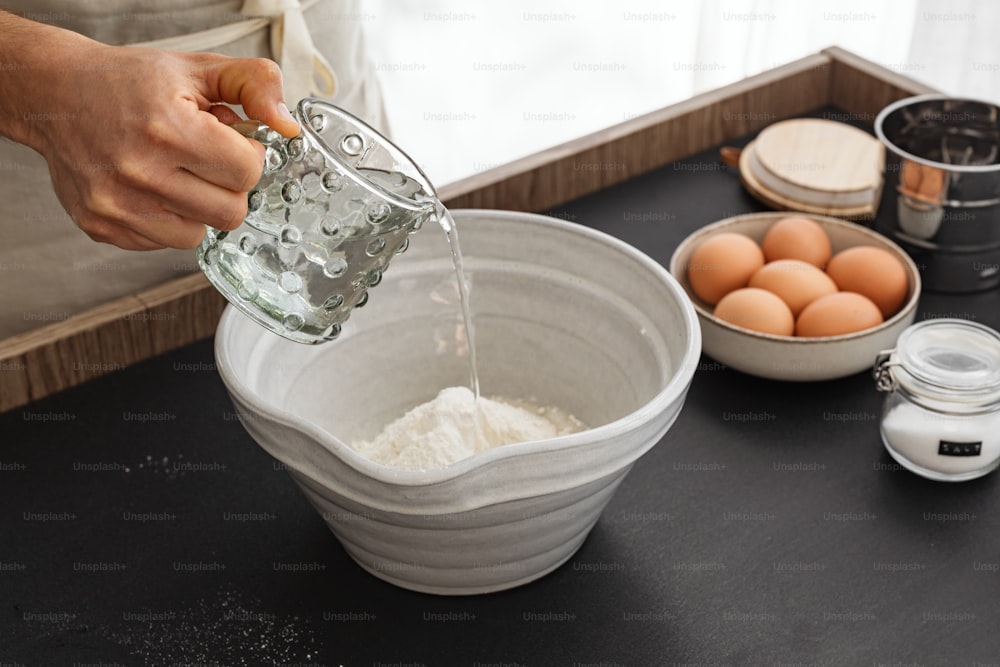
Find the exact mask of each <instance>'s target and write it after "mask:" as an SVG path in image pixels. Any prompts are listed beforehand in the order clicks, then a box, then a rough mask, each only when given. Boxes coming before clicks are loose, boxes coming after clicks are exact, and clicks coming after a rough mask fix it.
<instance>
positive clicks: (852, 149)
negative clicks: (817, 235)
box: [740, 118, 885, 217]
mask: <svg viewBox="0 0 1000 667" xmlns="http://www.w3.org/2000/svg"><path fill="white" fill-rule="evenodd" d="M884 163H885V151H884V149H883V147H882V144H881V143H880V142H879V141H878V139H876V138H875V137H873V136H871V135H869V134H867V133H865V132H863V131H861V130H859V129H857V128H855V127H852V126H850V125H846V124H844V123H839V122H836V121H830V120H823V119H818V118H800V119H794V120H787V121H782V122H780V123H776V124H774V125H772V126H770V127H768V128H765V129H764V130H763V131H762V132H761V133H760V134H759V135H758V136H757V138H756V139H755V140H754V141H753V142H751V143H750V144H749V145H748V146H747V147H746V148H745V149H744V150H743V153H742V155H741V156H740V175H741V177H742V179H743V182H744V184H745V185H746V187H747V189H749V190H750V192H751V193H752V194H754V195H755V196H757V197H758V198H759V199H761V200H762V201H764V202H765V203H767V204H769V205H771V206H773V207H775V208H785V209H792V210H803V211H811V212H817V213H825V214H827V215H839V216H842V217H871V216H873V215H874V214H875V211H876V210H877V208H878V202H879V198H880V196H881V192H882V171H883V169H884Z"/></svg>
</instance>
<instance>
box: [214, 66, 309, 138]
mask: <svg viewBox="0 0 1000 667" xmlns="http://www.w3.org/2000/svg"><path fill="white" fill-rule="evenodd" d="M203 83H204V86H205V88H204V89H203V90H202V93H203V94H204V95H205V96H206V97H207V98H208V99H209V100H211V101H213V102H228V103H229V104H241V105H243V110H244V111H245V112H246V114H247V116H249V117H250V118H254V119H256V120H259V121H262V122H263V123H265V124H267V125H269V126H271V127H272V128H274V129H275V130H277V131H278V132H279V133H281V134H282V135H283V136H285V137H289V138H291V137H294V136H295V135H297V134H298V133H299V131H300V128H299V125H298V123H296V122H295V119H294V118H293V117H292V115H291V113H289V111H288V107H286V106H285V93H284V90H283V88H282V82H281V69H280V68H279V67H278V65H277V63H275V62H274V61H272V60H266V59H264V58H225V59H216V60H213V61H212V62H211V63H209V64H207V66H206V67H205V70H204V82H203Z"/></svg>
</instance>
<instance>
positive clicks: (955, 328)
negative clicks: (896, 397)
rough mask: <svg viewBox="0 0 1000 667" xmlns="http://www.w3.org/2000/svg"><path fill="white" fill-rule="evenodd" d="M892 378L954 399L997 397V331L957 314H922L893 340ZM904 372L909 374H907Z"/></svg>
mask: <svg viewBox="0 0 1000 667" xmlns="http://www.w3.org/2000/svg"><path fill="white" fill-rule="evenodd" d="M894 356H895V361H896V365H897V368H901V369H902V370H903V371H905V373H894V376H895V379H896V380H897V381H899V382H900V383H902V384H905V385H907V387H908V388H909V389H911V390H917V391H919V392H920V393H931V394H934V395H937V397H944V396H945V395H947V397H949V398H952V399H956V398H957V399H958V400H976V401H984V400H991V399H994V398H995V399H1000V333H997V332H996V331H995V330H994V329H991V328H990V327H987V326H984V325H982V324H977V323H975V322H969V321H967V320H961V319H935V320H925V321H923V322H919V323H917V324H914V325H912V326H910V327H909V328H907V329H906V330H905V331H903V333H902V334H900V336H899V340H898V341H897V342H896V350H895V354H894ZM907 376H909V377H907Z"/></svg>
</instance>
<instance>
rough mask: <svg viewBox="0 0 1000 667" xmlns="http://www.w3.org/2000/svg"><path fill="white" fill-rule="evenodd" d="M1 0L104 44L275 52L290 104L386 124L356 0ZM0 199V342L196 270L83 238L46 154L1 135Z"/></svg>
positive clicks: (170, 256)
mask: <svg viewBox="0 0 1000 667" xmlns="http://www.w3.org/2000/svg"><path fill="white" fill-rule="evenodd" d="M3 6H4V7H5V8H6V9H9V10H10V11H14V12H17V13H20V14H22V15H23V16H26V17H27V18H30V19H32V20H36V21H41V22H45V23H50V24H53V25H58V26H60V27H64V28H68V29H70V30H75V31H77V32H80V33H82V34H85V35H87V36H89V37H92V38H94V39H97V40H99V41H102V42H105V43H108V44H131V45H141V46H149V47H154V48H164V49H171V50H179V51H212V52H215V53H222V54H224V55H229V56H235V57H266V58H272V59H274V60H276V61H277V62H278V63H279V64H280V65H281V69H282V73H283V76H284V81H285V99H286V100H288V102H289V104H294V102H295V101H297V100H299V99H301V98H302V97H305V96H307V95H317V96H320V97H325V98H327V99H330V100H332V101H333V102H334V103H335V104H337V105H338V106H341V107H343V108H345V109H347V110H349V111H351V112H352V113H354V114H356V115H358V116H359V117H361V118H363V119H365V120H366V121H368V122H369V123H371V124H372V125H375V126H376V127H379V128H381V129H383V130H385V129H386V123H385V114H384V110H383V108H382V99H381V94H380V91H379V87H378V81H377V79H376V74H375V68H374V65H373V63H372V62H371V61H370V60H369V59H368V58H367V54H366V51H365V48H364V43H363V36H362V23H363V21H364V18H365V15H364V14H363V13H362V11H361V9H360V7H359V0H302V1H301V2H300V1H299V0H222V1H216V2H205V1H200V2H192V1H191V0H168V1H165V0H13V1H12V0H4V2H3ZM82 130H83V131H86V128H82ZM94 131H99V129H97V128H95V130H94ZM108 139H111V138H110V137H109V138H108ZM0 202H2V207H0V239H2V241H3V242H2V243H0V339H3V338H6V337H8V336H11V335H14V334H17V333H21V332H24V331H29V330H31V329H35V328H37V327H39V326H42V325H44V324H48V323H50V322H55V321H61V320H64V319H66V318H68V317H70V316H71V315H75V314H77V313H79V312H81V311H84V310H86V309H88V308H92V307H94V306H97V305H100V304H102V303H105V302H107V301H109V300H111V299H115V298H117V297H120V296H124V295H127V294H132V293H134V292H137V291H139V290H142V289H145V288H148V287H152V286H154V285H158V284H160V283H163V282H164V281H167V280H169V279H171V278H175V277H178V276H182V275H185V274H187V273H191V272H193V271H197V270H198V266H197V262H196V260H195V253H194V251H193V250H158V251H153V252H130V251H125V250H121V249H119V248H116V247H114V246H110V245H107V244H102V243H95V242H94V241H91V240H90V238H88V237H87V236H86V235H85V234H84V233H83V232H81V231H80V230H79V229H77V228H76V226H75V225H74V224H73V222H72V221H71V220H70V218H69V215H68V214H67V213H66V212H65V211H64V210H63V209H62V207H61V206H60V204H59V201H58V200H57V199H56V196H55V193H54V192H53V191H52V185H51V181H50V180H49V174H48V167H47V166H46V163H45V160H44V159H42V157H41V156H40V155H38V154H37V153H35V152H34V151H32V150H31V149H29V148H26V147H25V146H22V145H19V144H15V143H13V142H10V141H8V140H6V139H2V138H0Z"/></svg>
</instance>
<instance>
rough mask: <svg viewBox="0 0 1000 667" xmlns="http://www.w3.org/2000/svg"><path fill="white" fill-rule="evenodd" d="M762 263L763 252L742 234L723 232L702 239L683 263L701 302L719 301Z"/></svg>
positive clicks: (740, 285)
mask: <svg viewBox="0 0 1000 667" xmlns="http://www.w3.org/2000/svg"><path fill="white" fill-rule="evenodd" d="M762 266H764V253H763V252H761V249H760V246H758V245H757V242H756V241H754V240H753V239H751V238H750V237H749V236H746V235H744V234H735V233H731V232H724V233H722V234H716V235H715V236H712V237H711V238H708V239H706V240H705V241H702V243H701V245H699V246H698V247H697V248H696V249H695V251H694V252H693V253H691V259H690V261H689V262H688V266H687V277H688V282H689V283H691V289H692V290H693V291H694V293H695V294H696V295H697V296H698V298H699V299H701V300H702V301H706V302H708V303H710V304H715V303H718V302H719V299H721V298H722V297H723V296H725V295H726V294H728V293H729V292H732V291H733V290H735V289H739V288H740V287H745V286H746V284H747V281H748V280H750V276H752V275H753V274H754V272H755V271H757V269H759V268H760V267H762Z"/></svg>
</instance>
